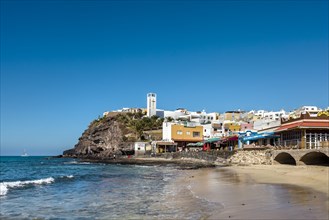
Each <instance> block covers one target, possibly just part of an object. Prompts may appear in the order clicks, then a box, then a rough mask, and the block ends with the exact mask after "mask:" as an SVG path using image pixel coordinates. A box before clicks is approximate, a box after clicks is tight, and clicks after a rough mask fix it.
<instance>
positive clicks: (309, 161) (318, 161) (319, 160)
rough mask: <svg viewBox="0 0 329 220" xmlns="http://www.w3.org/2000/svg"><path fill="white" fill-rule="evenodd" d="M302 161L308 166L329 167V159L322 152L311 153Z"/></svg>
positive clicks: (301, 159)
mask: <svg viewBox="0 0 329 220" xmlns="http://www.w3.org/2000/svg"><path fill="white" fill-rule="evenodd" d="M300 161H302V162H303V163H305V164H306V165H321V166H329V157H328V156H327V155H325V154H324V153H321V152H310V153H307V154H305V155H304V156H302V158H300Z"/></svg>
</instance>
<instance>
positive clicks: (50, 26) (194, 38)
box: [1, 0, 328, 155]
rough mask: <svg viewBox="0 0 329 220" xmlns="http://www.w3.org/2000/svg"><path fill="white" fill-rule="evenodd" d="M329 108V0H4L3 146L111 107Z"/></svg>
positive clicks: (51, 139)
mask: <svg viewBox="0 0 329 220" xmlns="http://www.w3.org/2000/svg"><path fill="white" fill-rule="evenodd" d="M148 92H155V93H157V96H158V107H159V108H162V109H168V110H174V109H176V108H179V107H185V108H188V109H190V110H194V111H196V110H202V109H205V110H206V111H209V112H212V111H216V112H224V111H227V110H235V109H243V110H252V109H256V110H258V109H266V110H280V109H282V108H283V109H285V110H287V111H289V110H293V109H295V108H298V107H300V106H302V105H316V106H319V107H322V108H323V107H327V106H328V1H324V0H323V1H321V0H318V1H317V0H310V1H303V0H301V1H280V0H277V1H276V0H272V1H242V0H241V1H215V0H213V1H210V0H209V1H183V0H180V1H175V0H172V1H137V0H136V1H105V0H103V1H77V0H71V1H5V0H2V1H1V155H19V154H21V153H22V152H23V149H26V150H27V151H28V152H29V153H30V154H33V155H56V154H61V153H62V151H63V150H65V149H69V148H72V147H73V146H74V144H76V143H77V141H78V138H79V136H80V135H81V134H82V132H83V131H84V130H85V129H86V128H87V126H88V124H89V123H90V121H91V120H93V119H95V118H97V117H98V115H101V114H102V113H103V112H104V111H107V110H114V109H119V108H122V107H145V106H146V94H147V93H148Z"/></svg>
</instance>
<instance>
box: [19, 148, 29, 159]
mask: <svg viewBox="0 0 329 220" xmlns="http://www.w3.org/2000/svg"><path fill="white" fill-rule="evenodd" d="M28 156H29V155H28V154H27V153H26V151H25V149H24V152H23V154H22V155H21V157H28Z"/></svg>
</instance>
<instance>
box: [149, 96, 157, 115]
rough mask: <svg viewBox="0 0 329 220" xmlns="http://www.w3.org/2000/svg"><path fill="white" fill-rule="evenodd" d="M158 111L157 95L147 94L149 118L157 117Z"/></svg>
mask: <svg viewBox="0 0 329 220" xmlns="http://www.w3.org/2000/svg"><path fill="white" fill-rule="evenodd" d="M156 109H157V95H156V94H155V93H148V94H147V117H152V116H153V115H156V112H157V111H156Z"/></svg>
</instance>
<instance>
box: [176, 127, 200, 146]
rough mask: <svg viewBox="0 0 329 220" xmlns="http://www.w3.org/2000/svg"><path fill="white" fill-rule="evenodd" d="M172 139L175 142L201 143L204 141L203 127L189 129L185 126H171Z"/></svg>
mask: <svg viewBox="0 0 329 220" xmlns="http://www.w3.org/2000/svg"><path fill="white" fill-rule="evenodd" d="M171 139H172V140H173V141H175V142H177V141H186V142H199V141H202V139H203V127H202V126H195V127H187V126H185V125H179V124H174V125H172V126H171Z"/></svg>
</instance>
